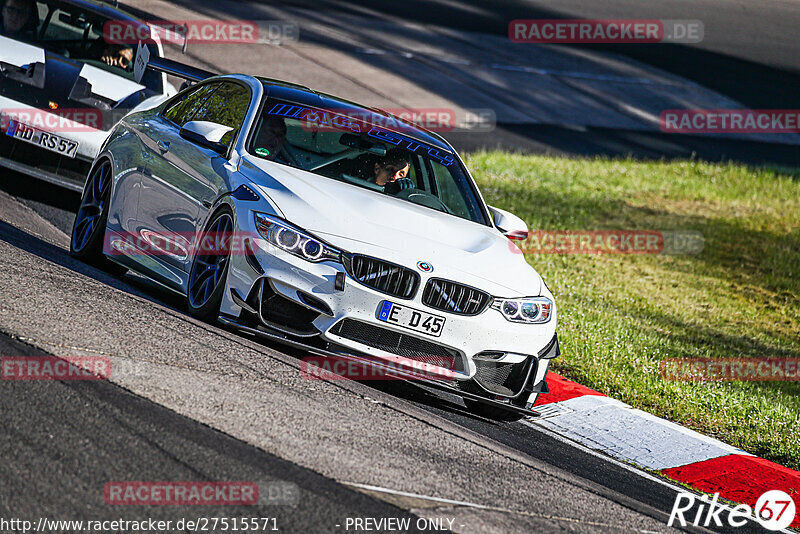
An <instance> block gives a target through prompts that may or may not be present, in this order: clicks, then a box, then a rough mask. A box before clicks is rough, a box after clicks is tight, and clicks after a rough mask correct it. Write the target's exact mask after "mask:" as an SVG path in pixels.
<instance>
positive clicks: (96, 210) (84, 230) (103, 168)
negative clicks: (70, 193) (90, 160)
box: [72, 162, 111, 251]
mask: <svg viewBox="0 0 800 534" xmlns="http://www.w3.org/2000/svg"><path fill="white" fill-rule="evenodd" d="M110 187H111V164H110V163H108V162H104V163H103V164H102V165H100V167H98V168H97V169H96V170H95V171H94V172H93V173H92V176H91V177H90V178H89V183H87V184H86V189H85V190H84V195H83V199H82V200H81V206H80V208H79V209H78V214H77V215H76V216H75V224H74V226H73V229H72V248H73V250H75V251H81V250H83V248H84V247H86V244H87V243H88V242H89V239H91V237H92V235H94V232H96V231H97V230H98V226H99V223H100V219H101V218H102V217H103V210H105V207H106V202H107V197H108V191H109V188H110Z"/></svg>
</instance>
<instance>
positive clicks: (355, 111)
mask: <svg viewBox="0 0 800 534" xmlns="http://www.w3.org/2000/svg"><path fill="white" fill-rule="evenodd" d="M256 78H257V79H258V81H260V82H261V83H262V84H263V85H264V87H265V88H266V89H267V90H268V92H269V96H270V97H274V98H279V99H281V100H288V101H290V102H294V103H297V104H305V105H307V106H311V107H315V108H322V109H329V110H330V109H335V110H337V111H338V112H340V113H341V114H343V115H347V114H348V113H350V114H352V115H353V116H356V117H359V118H364V120H366V121H367V122H371V123H373V124H377V125H385V124H387V121H386V119H387V118H389V119H391V120H392V121H395V122H397V123H402V127H401V129H400V132H399V133H402V134H403V135H405V136H408V137H411V138H413V139H414V140H415V141H421V142H423V143H426V144H428V145H430V146H433V147H436V148H440V149H443V150H446V151H448V152H452V153H455V150H453V147H451V146H450V144H449V143H448V142H447V141H445V139H444V138H443V137H442V136H440V135H438V134H436V133H434V132H431V131H429V130H426V129H425V128H422V127H420V126H417V125H416V124H413V123H411V122H408V121H407V120H404V119H402V118H400V117H397V116H395V115H392V114H391V113H387V112H385V111H383V110H381V109H378V108H373V107H369V106H364V105H361V104H357V103H355V102H351V101H349V100H345V99H343V98H339V97H336V96H333V95H329V94H326V93H321V92H319V91H314V90H313V89H310V88H308V87H306V86H304V85H299V84H295V83H291V82H285V81H281V80H274V79H271V78H263V77H260V76H259V77H256ZM370 117H372V119H370ZM389 124H391V122H389ZM387 129H388V130H395V131H397V128H390V127H387Z"/></svg>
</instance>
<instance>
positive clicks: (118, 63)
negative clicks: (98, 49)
mask: <svg viewBox="0 0 800 534" xmlns="http://www.w3.org/2000/svg"><path fill="white" fill-rule="evenodd" d="M100 61H102V62H103V63H105V64H106V65H109V66H111V67H119V68H121V69H125V70H128V68H129V67H130V66H131V63H133V49H132V48H129V47H126V48H117V47H111V46H109V47H108V48H106V49H105V50H104V51H103V55H102V56H100Z"/></svg>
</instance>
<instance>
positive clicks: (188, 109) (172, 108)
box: [164, 83, 220, 126]
mask: <svg viewBox="0 0 800 534" xmlns="http://www.w3.org/2000/svg"><path fill="white" fill-rule="evenodd" d="M219 85H220V84H218V83H209V84H205V85H201V86H199V87H196V88H194V89H193V90H191V91H188V92H186V93H183V94H182V95H180V96H178V98H177V99H176V100H175V101H174V102H172V103H171V104H170V105H169V107H168V108H167V109H166V111H165V112H164V117H166V118H167V119H168V120H170V121H172V122H174V123H175V124H177V125H178V126H183V125H184V124H186V123H187V122H189V121H190V120H192V117H193V116H194V114H195V113H196V112H197V110H198V109H199V108H200V107H201V106H202V105H203V102H205V99H206V98H207V97H208V95H209V94H211V93H212V92H214V91H215V90H216V89H217V88H218V87H219Z"/></svg>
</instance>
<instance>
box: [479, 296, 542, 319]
mask: <svg viewBox="0 0 800 534" xmlns="http://www.w3.org/2000/svg"><path fill="white" fill-rule="evenodd" d="M492 309H495V310H497V311H499V312H500V313H502V314H503V317H505V318H506V319H507V320H509V321H512V322H514V323H528V324H542V323H546V322H547V321H549V320H550V317H551V316H552V315H553V301H552V300H550V299H549V298H547V297H530V298H520V299H497V298H496V299H494V301H492Z"/></svg>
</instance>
